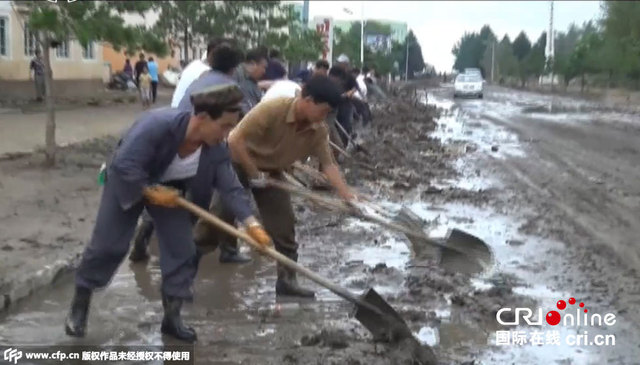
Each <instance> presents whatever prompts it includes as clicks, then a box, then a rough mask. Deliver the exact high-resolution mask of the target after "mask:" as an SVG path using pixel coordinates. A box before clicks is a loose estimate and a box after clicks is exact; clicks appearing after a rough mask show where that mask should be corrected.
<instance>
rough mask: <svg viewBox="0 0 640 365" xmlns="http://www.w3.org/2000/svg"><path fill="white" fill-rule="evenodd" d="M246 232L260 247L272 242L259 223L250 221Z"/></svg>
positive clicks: (267, 245) (269, 244)
mask: <svg viewBox="0 0 640 365" xmlns="http://www.w3.org/2000/svg"><path fill="white" fill-rule="evenodd" d="M247 233H248V234H249V236H251V238H253V239H254V240H256V241H257V242H258V243H259V244H260V245H261V246H262V247H269V246H271V244H272V242H271V237H269V235H268V234H267V231H265V230H264V228H263V227H262V225H261V224H260V223H252V224H250V225H249V226H247Z"/></svg>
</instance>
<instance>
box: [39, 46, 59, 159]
mask: <svg viewBox="0 0 640 365" xmlns="http://www.w3.org/2000/svg"><path fill="white" fill-rule="evenodd" d="M37 37H38V44H40V46H41V52H42V58H43V61H44V100H45V103H46V109H47V124H46V129H45V156H46V157H45V165H46V166H53V165H55V163H56V110H55V105H54V104H55V103H54V100H53V90H52V88H53V74H52V72H51V56H50V54H49V51H50V49H51V48H50V47H49V45H50V44H51V41H50V40H49V37H48V36H46V37H45V39H44V41H42V42H41V41H40V39H41V38H40V37H42V35H41V34H39V35H38V36H37Z"/></svg>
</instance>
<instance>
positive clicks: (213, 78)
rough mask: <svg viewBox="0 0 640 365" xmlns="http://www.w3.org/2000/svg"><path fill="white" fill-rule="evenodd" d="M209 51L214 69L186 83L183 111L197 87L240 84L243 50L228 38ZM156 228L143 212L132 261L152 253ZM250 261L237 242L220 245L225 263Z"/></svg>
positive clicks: (181, 107)
mask: <svg viewBox="0 0 640 365" xmlns="http://www.w3.org/2000/svg"><path fill="white" fill-rule="evenodd" d="M208 52H209V56H208V59H209V63H210V65H211V69H210V70H209V71H206V72H204V73H203V74H202V75H201V76H200V77H198V78H197V79H196V80H194V81H193V82H192V83H191V84H190V85H189V86H188V87H187V89H186V91H185V92H184V96H183V97H182V99H181V100H179V102H178V105H177V109H179V110H182V111H191V110H193V104H192V102H191V98H190V97H189V95H191V93H193V92H194V91H197V90H201V89H203V88H207V87H212V86H216V85H221V84H237V82H236V81H235V79H234V78H233V74H234V72H235V70H236V68H237V67H238V64H239V63H240V62H241V61H242V52H240V51H239V50H238V49H237V48H236V47H235V46H234V45H233V44H232V42H231V41H229V40H226V39H222V40H218V42H217V44H214V45H210V47H209V48H208ZM240 90H241V91H242V93H243V98H242V101H241V103H240V106H241V107H242V106H243V105H244V103H245V98H246V95H245V93H244V90H242V88H240ZM216 199H217V194H216ZM153 230H154V225H153V222H152V221H151V220H150V219H148V217H147V216H144V215H143V220H142V222H141V223H140V225H138V228H137V230H136V233H135V237H134V240H133V241H134V243H133V250H131V255H130V256H129V259H130V260H131V261H134V262H137V261H143V260H145V259H147V258H148V257H149V256H148V253H147V250H148V246H149V240H150V238H151V235H152V234H153ZM207 248H208V247H207ZM249 261H251V258H250V257H249V256H246V255H243V254H242V253H240V251H239V250H238V246H237V244H235V243H234V244H231V245H229V244H224V245H222V246H221V247H220V262H222V263H245V262H249Z"/></svg>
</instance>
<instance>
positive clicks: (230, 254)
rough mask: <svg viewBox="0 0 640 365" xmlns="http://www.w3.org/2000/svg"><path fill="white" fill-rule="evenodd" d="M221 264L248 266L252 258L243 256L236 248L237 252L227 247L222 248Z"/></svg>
mask: <svg viewBox="0 0 640 365" xmlns="http://www.w3.org/2000/svg"><path fill="white" fill-rule="evenodd" d="M219 259H220V262H221V263H223V264H246V263H248V262H251V257H249V256H247V255H243V254H242V253H240V250H238V248H237V247H236V248H235V250H233V249H229V248H227V247H224V246H223V247H220V257H219Z"/></svg>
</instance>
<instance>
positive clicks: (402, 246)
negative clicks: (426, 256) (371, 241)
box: [345, 222, 411, 270]
mask: <svg viewBox="0 0 640 365" xmlns="http://www.w3.org/2000/svg"><path fill="white" fill-rule="evenodd" d="M357 226H365V227H368V229H379V228H377V226H376V225H373V224H370V223H362V222H358V223H352V225H348V226H346V227H345V228H346V229H348V230H349V229H353V227H357ZM380 241H381V244H380V245H379V246H371V245H367V246H364V247H354V248H350V249H348V250H347V252H346V256H347V257H348V260H347V261H351V260H356V261H362V262H363V263H364V264H365V265H367V266H370V267H375V266H376V265H378V264H381V263H382V264H385V265H386V266H387V267H393V268H396V269H398V270H404V268H405V266H406V265H407V263H408V262H409V259H410V256H411V250H410V249H409V247H408V246H407V243H405V242H404V241H400V240H397V239H396V238H394V237H391V236H390V235H389V234H388V233H382V231H381V236H380Z"/></svg>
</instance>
